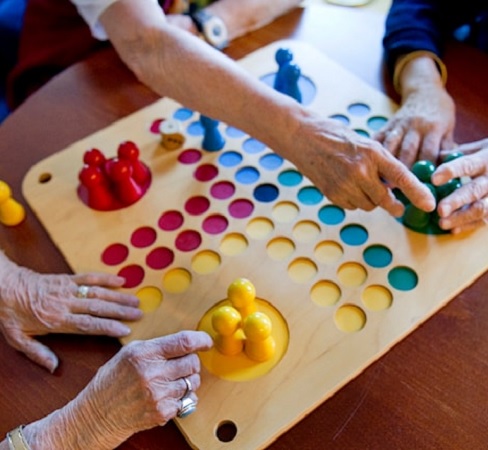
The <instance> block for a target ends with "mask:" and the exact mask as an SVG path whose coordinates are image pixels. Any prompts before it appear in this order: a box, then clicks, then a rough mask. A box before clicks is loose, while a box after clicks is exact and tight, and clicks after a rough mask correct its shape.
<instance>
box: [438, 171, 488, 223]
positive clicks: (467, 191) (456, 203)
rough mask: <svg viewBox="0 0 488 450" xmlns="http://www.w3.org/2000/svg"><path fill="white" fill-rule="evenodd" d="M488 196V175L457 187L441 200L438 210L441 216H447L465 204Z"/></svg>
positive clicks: (484, 199)
mask: <svg viewBox="0 0 488 450" xmlns="http://www.w3.org/2000/svg"><path fill="white" fill-rule="evenodd" d="M487 196H488V177H478V178H475V179H474V180H472V181H471V182H469V183H467V184H465V185H463V186H461V187H460V188H458V189H456V190H455V191H454V192H453V193H452V194H450V195H449V196H447V197H446V198H444V199H442V200H441V201H440V202H439V205H438V207H437V211H438V213H439V215H440V217H447V216H449V215H450V214H452V213H453V211H456V210H458V209H460V208H462V207H463V206H465V205H470V204H472V203H475V202H477V201H479V200H481V199H483V201H486V197H487Z"/></svg>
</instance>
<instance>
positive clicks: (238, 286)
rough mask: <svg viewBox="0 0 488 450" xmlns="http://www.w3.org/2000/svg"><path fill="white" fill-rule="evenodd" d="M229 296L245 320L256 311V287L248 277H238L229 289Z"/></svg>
mask: <svg viewBox="0 0 488 450" xmlns="http://www.w3.org/2000/svg"><path fill="white" fill-rule="evenodd" d="M227 298H228V300H229V301H230V302H231V303H232V306H233V307H234V308H235V309H237V311H239V313H240V314H241V317H242V319H243V320H244V319H245V318H246V317H247V316H248V315H249V314H252V313H253V312H255V311H256V302H255V300H256V288H255V287H254V285H253V284H252V283H251V282H250V281H249V280H248V279H247V278H237V279H236V280H234V281H233V282H232V284H231V285H230V286H229V288H228V289H227Z"/></svg>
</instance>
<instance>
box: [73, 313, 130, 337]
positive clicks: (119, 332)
mask: <svg viewBox="0 0 488 450" xmlns="http://www.w3.org/2000/svg"><path fill="white" fill-rule="evenodd" d="M64 325H65V327H66V330H65V332H66V333H72V334H91V335H94V336H103V335H106V336H111V337H124V336H127V335H129V334H130V333H131V329H130V328H129V327H128V326H127V325H125V324H124V323H122V322H119V321H117V320H113V319H103V318H98V317H93V316H89V315H86V314H69V315H68V316H67V317H66V318H65V322H64Z"/></svg>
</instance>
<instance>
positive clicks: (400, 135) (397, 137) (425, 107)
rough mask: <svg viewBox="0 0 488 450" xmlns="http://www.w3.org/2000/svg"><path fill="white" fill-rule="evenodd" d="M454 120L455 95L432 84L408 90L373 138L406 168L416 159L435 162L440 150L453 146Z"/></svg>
mask: <svg viewBox="0 0 488 450" xmlns="http://www.w3.org/2000/svg"><path fill="white" fill-rule="evenodd" d="M454 122H455V106H454V101H453V100H452V98H451V97H450V96H449V94H448V93H447V92H446V91H445V89H444V88H443V87H441V86H435V85H434V86H430V85H429V86H427V87H425V88H422V87H420V88H419V89H418V90H417V91H412V92H411V93H409V95H408V96H406V97H405V98H404V99H403V103H402V106H401V107H400V109H399V110H398V111H397V112H396V113H395V115H394V116H393V117H392V118H391V119H390V120H389V121H388V123H387V124H386V125H385V126H384V127H383V128H382V129H381V130H380V131H379V132H378V133H376V135H375V136H374V138H375V139H377V140H378V141H379V142H381V143H382V144H383V145H384V146H385V147H386V148H388V150H390V152H391V153H392V154H393V155H395V156H396V157H397V158H398V159H399V160H400V161H402V162H403V163H404V164H405V165H406V166H407V167H411V166H412V165H413V163H414V162H415V161H416V160H429V161H432V162H434V163H436V162H437V158H438V154H439V150H440V149H446V148H452V147H453V145H454V141H453V130H454Z"/></svg>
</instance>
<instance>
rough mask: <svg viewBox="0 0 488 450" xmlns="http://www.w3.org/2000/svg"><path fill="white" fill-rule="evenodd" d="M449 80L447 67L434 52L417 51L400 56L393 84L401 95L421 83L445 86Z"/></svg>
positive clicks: (414, 88) (396, 64)
mask: <svg viewBox="0 0 488 450" xmlns="http://www.w3.org/2000/svg"><path fill="white" fill-rule="evenodd" d="M446 82H447V69H446V66H445V65H444V63H443V62H442V60H441V59H440V58H439V57H438V56H437V55H435V54H434V53H432V52H428V51H423V50H419V51H415V52H411V53H407V54H405V55H402V56H400V57H398V59H397V61H396V63H395V69H394V74H393V86H394V88H395V90H396V92H398V93H399V94H401V95H405V93H406V91H407V92H408V91H410V90H416V88H417V86H419V85H420V84H428V85H435V86H439V87H441V88H443V87H444V86H445V85H446Z"/></svg>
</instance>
